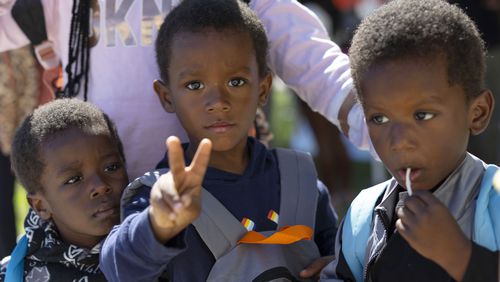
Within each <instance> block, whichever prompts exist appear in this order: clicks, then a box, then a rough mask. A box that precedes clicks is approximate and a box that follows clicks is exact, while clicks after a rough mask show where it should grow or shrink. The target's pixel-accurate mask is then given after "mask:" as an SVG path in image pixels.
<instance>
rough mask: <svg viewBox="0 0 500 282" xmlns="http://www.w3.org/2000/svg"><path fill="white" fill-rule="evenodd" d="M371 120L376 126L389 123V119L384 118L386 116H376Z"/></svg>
mask: <svg viewBox="0 0 500 282" xmlns="http://www.w3.org/2000/svg"><path fill="white" fill-rule="evenodd" d="M371 120H372V121H373V122H374V123H375V124H384V123H386V122H388V121H389V119H388V118H387V117H386V116H384V115H374V116H373V117H372V118H371Z"/></svg>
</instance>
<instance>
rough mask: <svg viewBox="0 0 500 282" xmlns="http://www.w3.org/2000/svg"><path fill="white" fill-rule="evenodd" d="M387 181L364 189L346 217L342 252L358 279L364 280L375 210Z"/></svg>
mask: <svg viewBox="0 0 500 282" xmlns="http://www.w3.org/2000/svg"><path fill="white" fill-rule="evenodd" d="M386 187H387V182H383V183H381V184H378V185H376V186H373V187H371V188H368V189H364V190H362V191H361V192H360V193H359V195H358V196H357V197H356V198H355V199H354V200H353V201H352V203H351V207H350V208H349V210H348V211H347V214H346V215H345V217H344V225H343V228H342V234H341V236H342V253H343V254H344V257H345V259H346V261H347V264H348V265H349V268H350V270H351V272H352V274H353V275H354V277H355V278H356V281H363V271H364V265H365V254H366V242H367V241H368V237H369V236H370V230H371V226H372V218H373V210H374V208H375V204H376V202H377V199H378V198H379V197H380V196H381V195H382V194H383V193H384V191H385V188H386Z"/></svg>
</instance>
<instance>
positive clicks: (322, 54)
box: [250, 0, 370, 149]
mask: <svg viewBox="0 0 500 282" xmlns="http://www.w3.org/2000/svg"><path fill="white" fill-rule="evenodd" d="M250 7H251V8H252V9H253V10H254V11H255V13H256V14H257V16H258V17H259V18H260V19H261V21H262V22H263V24H264V27H265V29H266V32H267V35H268V37H269V41H270V46H269V57H270V58H269V64H270V67H271V69H272V70H273V71H274V72H275V73H276V74H277V75H278V76H279V77H280V78H281V79H282V80H283V81H284V82H285V83H286V84H287V85H288V86H289V87H290V88H291V89H293V90H294V91H295V92H296V93H297V94H298V96H299V97H300V98H301V99H302V100H304V101H306V102H307V104H308V105H309V106H310V107H311V108H312V109H313V110H314V111H317V112H319V113H320V114H322V115H323V116H325V117H326V118H327V119H328V120H329V121H330V122H332V123H333V124H335V125H336V126H337V127H339V129H341V130H342V131H343V132H344V134H345V135H347V136H348V137H349V140H350V141H351V142H352V143H353V144H355V145H356V146H357V147H359V148H361V149H368V148H369V147H370V142H369V138H368V131H367V128H366V125H365V122H364V115H363V111H362V109H361V106H360V105H359V104H358V103H354V99H353V96H354V91H353V82H352V78H351V73H350V68H349V59H348V57H347V55H345V54H343V53H342V51H341V50H340V48H339V47H338V46H337V45H336V44H335V43H334V42H332V41H331V40H330V39H329V36H328V33H327V31H326V29H325V27H324V26H323V24H322V23H321V22H320V20H319V19H318V18H317V17H316V16H315V15H314V13H312V12H311V11H310V10H309V9H307V8H306V7H305V6H303V5H301V4H300V3H298V2H297V1H296V0H252V1H250Z"/></svg>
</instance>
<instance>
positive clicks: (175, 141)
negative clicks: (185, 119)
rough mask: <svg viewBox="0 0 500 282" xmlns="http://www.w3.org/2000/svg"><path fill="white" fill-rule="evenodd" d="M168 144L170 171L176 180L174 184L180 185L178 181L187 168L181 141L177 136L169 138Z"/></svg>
mask: <svg viewBox="0 0 500 282" xmlns="http://www.w3.org/2000/svg"><path fill="white" fill-rule="evenodd" d="M166 143H167V148H168V163H169V166H170V171H171V173H172V176H173V178H174V183H179V182H178V181H177V179H178V177H179V176H181V175H182V173H183V172H184V171H185V168H186V165H185V162H184V151H183V150H182V147H181V141H180V140H179V138H177V137H175V136H170V137H168V138H167V142H166Z"/></svg>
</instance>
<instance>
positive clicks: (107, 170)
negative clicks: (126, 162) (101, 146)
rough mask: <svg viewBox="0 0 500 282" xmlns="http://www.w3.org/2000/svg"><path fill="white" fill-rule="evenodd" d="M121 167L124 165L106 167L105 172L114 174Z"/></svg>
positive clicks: (116, 164)
mask: <svg viewBox="0 0 500 282" xmlns="http://www.w3.org/2000/svg"><path fill="white" fill-rule="evenodd" d="M121 167H122V165H121V164H120V163H114V164H111V165H108V166H106V167H105V168H104V171H105V172H114V171H117V170H119V169H120V168H121Z"/></svg>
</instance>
